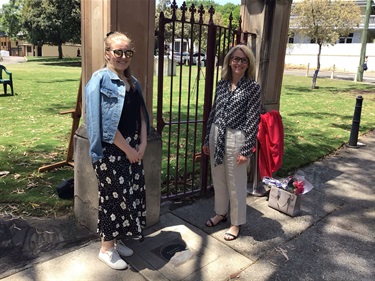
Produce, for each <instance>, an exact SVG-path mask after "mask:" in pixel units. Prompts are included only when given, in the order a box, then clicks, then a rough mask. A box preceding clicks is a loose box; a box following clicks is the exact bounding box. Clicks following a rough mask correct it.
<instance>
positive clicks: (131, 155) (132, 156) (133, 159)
mask: <svg viewBox="0 0 375 281" xmlns="http://www.w3.org/2000/svg"><path fill="white" fill-rule="evenodd" d="M125 154H126V156H127V157H128V159H129V162H130V163H137V162H138V161H139V160H141V156H140V155H139V152H138V151H137V150H135V149H134V148H132V147H131V148H130V149H128V150H127V151H126V152H125Z"/></svg>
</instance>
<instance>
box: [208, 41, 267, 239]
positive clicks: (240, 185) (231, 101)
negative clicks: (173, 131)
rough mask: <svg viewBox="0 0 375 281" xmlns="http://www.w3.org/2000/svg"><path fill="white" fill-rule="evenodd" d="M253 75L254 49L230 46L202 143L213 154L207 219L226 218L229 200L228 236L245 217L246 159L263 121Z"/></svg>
mask: <svg viewBox="0 0 375 281" xmlns="http://www.w3.org/2000/svg"><path fill="white" fill-rule="evenodd" d="M254 79H255V58H254V55H253V53H252V52H251V50H250V49H249V48H248V47H247V46H245V45H237V46H235V47H233V48H231V49H230V50H229V52H228V53H227V55H226V56H225V58H224V63H223V69H222V79H221V80H220V81H219V82H218V84H217V87H216V95H215V100H214V104H213V106H212V110H211V112H210V116H209V119H208V124H207V136H206V138H205V144H204V146H203V152H204V153H205V154H207V155H210V161H211V174H212V180H213V184H214V189H215V212H216V215H215V216H214V217H212V218H210V219H209V220H208V221H207V223H206V225H207V226H209V227H212V226H215V225H217V224H218V223H219V222H225V221H227V216H228V210H229V205H230V219H231V226H230V228H229V229H228V231H227V232H226V233H225V235H224V239H225V240H227V241H230V240H234V239H236V238H237V237H238V235H239V232H240V226H241V225H242V224H244V223H245V222H246V195H247V165H248V164H249V158H250V156H251V155H252V153H253V148H254V147H255V144H256V139H257V133H258V125H259V121H260V86H259V84H258V83H257V82H255V80H254Z"/></svg>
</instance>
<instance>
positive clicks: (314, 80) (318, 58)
mask: <svg viewBox="0 0 375 281" xmlns="http://www.w3.org/2000/svg"><path fill="white" fill-rule="evenodd" d="M318 45H319V51H318V56H317V64H316V69H315V71H314V75H313V79H312V83H311V89H315V88H316V80H317V79H318V74H319V70H320V54H321V52H322V43H318Z"/></svg>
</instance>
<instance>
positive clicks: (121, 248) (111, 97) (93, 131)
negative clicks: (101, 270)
mask: <svg viewBox="0 0 375 281" xmlns="http://www.w3.org/2000/svg"><path fill="white" fill-rule="evenodd" d="M104 43H105V54H104V56H105V61H106V66H105V67H104V68H102V69H100V70H98V71H96V72H95V73H94V74H93V75H92V77H91V79H90V81H89V82H88V83H87V85H86V87H85V105H86V125H87V134H88V139H89V142H90V157H91V159H92V163H93V168H94V171H95V174H96V177H97V179H98V189H99V214H98V233H99V235H100V237H101V249H100V251H99V259H100V260H101V261H103V262H104V263H106V264H107V265H108V266H109V267H111V268H113V269H125V268H126V267H127V264H126V262H125V261H124V260H123V259H122V258H121V256H130V255H132V254H133V251H132V250H131V249H130V248H128V247H127V246H125V245H124V244H123V243H122V242H121V241H119V239H120V238H122V237H125V236H135V237H138V238H139V239H140V240H142V239H143V235H142V227H144V226H145V224H146V196H145V180H144V171H143V162H142V158H143V156H144V153H145V149H146V145H147V131H148V128H149V121H148V115H147V111H146V106H145V103H144V100H143V96H142V91H141V88H140V85H139V83H138V81H137V80H136V79H135V78H134V77H133V76H132V74H131V71H130V64H131V61H132V57H133V55H134V48H133V45H132V41H131V40H130V38H129V37H128V36H126V35H125V34H123V33H120V32H112V33H109V34H108V35H107V37H106V38H105V40H104Z"/></svg>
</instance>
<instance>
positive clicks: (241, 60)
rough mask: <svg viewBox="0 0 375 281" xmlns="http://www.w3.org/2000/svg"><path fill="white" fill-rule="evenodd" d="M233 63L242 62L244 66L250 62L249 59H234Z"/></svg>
mask: <svg viewBox="0 0 375 281" xmlns="http://www.w3.org/2000/svg"><path fill="white" fill-rule="evenodd" d="M232 61H233V62H235V63H239V62H241V63H242V64H248V63H249V60H248V59H247V58H240V57H233V58H232Z"/></svg>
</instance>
